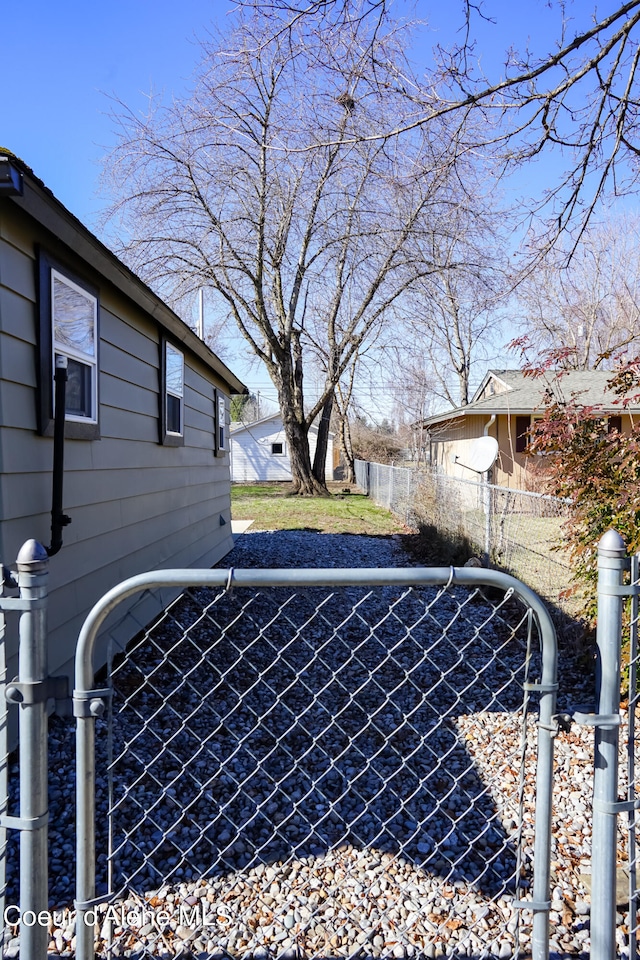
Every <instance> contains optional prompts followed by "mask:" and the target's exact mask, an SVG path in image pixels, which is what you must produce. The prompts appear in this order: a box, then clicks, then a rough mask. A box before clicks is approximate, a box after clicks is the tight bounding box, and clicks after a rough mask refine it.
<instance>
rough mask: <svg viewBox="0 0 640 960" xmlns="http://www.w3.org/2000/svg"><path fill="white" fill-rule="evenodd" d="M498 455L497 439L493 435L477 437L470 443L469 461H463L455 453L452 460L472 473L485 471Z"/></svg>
mask: <svg viewBox="0 0 640 960" xmlns="http://www.w3.org/2000/svg"><path fill="white" fill-rule="evenodd" d="M497 457H498V441H497V440H496V438H495V437H478V438H477V439H476V440H474V441H473V443H472V444H471V449H470V450H469V462H468V463H463V462H462V460H459V459H458V457H457V455H456V456H454V458H453V462H454V463H459V464H460V466H461V467H466V469H467V470H473V472H474V473H486V472H487V470H490V469H491V467H492V466H493V465H494V463H495V462H496V459H497Z"/></svg>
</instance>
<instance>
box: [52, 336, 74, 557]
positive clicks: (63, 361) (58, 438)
mask: <svg viewBox="0 0 640 960" xmlns="http://www.w3.org/2000/svg"><path fill="white" fill-rule="evenodd" d="M54 383H55V413H54V421H53V485H52V491H51V546H49V547H47V548H46V550H47V553H48V555H49V556H50V557H53V556H54V555H55V554H56V553H58V551H59V550H60V548H61V547H62V530H63V528H64V527H66V526H67V525H68V524H69V523H71V517H67V516H66V514H64V513H63V512H62V488H63V480H64V421H65V413H66V398H67V358H66V357H62V356H60V355H59V354H56V371H55V375H54Z"/></svg>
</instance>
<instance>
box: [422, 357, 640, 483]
mask: <svg viewBox="0 0 640 960" xmlns="http://www.w3.org/2000/svg"><path fill="white" fill-rule="evenodd" d="M611 377H612V374H611V372H610V371H605V370H572V371H567V372H564V373H562V374H561V375H558V374H557V373H554V372H553V371H549V372H548V373H547V374H546V375H545V376H544V377H541V378H535V379H533V378H531V377H525V375H524V373H523V372H522V371H521V370H490V371H489V372H488V373H487V375H486V377H485V378H484V380H483V381H482V383H481V385H480V387H479V388H478V390H477V391H476V393H475V395H474V397H473V399H472V401H471V402H470V403H469V404H467V406H465V407H458V408H457V409H455V410H449V411H447V412H445V413H439V414H435V415H434V416H432V417H427V419H426V420H424V421H423V422H422V426H423V430H424V431H425V435H426V446H427V458H428V459H429V460H430V462H431V464H432V465H433V466H434V467H436V468H437V469H438V470H439V471H441V472H443V473H446V474H448V475H450V476H455V477H462V478H464V479H467V480H470V479H473V478H474V476H475V477H477V476H478V475H477V474H474V473H473V472H472V471H470V470H468V469H466V468H465V467H464V464H468V463H469V461H470V457H471V449H472V445H473V441H474V440H476V439H477V438H478V437H482V436H487V435H488V436H491V437H495V439H496V440H497V441H498V451H499V452H498V458H497V460H496V463H495V465H494V467H493V469H492V471H491V479H492V481H493V483H496V484H498V485H499V486H505V487H513V488H515V489H519V490H528V489H532V488H534V487H535V486H536V481H535V476H536V466H537V464H538V463H539V462H540V459H539V458H538V457H535V456H531V455H530V454H529V453H528V452H527V445H528V436H527V431H528V429H529V427H530V426H531V423H532V421H533V420H534V419H535V418H536V417H537V416H540V415H541V412H542V409H543V408H544V406H545V394H547V393H548V391H549V390H552V391H553V393H554V394H556V395H559V396H562V397H564V398H565V399H567V400H569V399H571V397H572V396H573V395H575V396H576V397H577V399H578V400H579V401H580V403H582V404H584V405H587V406H591V405H594V406H598V407H601V408H602V411H603V416H607V418H608V420H609V424H610V425H611V427H616V429H618V430H628V429H629V425H630V422H631V420H630V418H631V417H632V416H638V414H640V407H638V406H637V405H636V406H634V407H630V408H628V409H623V408H622V407H621V406H620V404H616V403H615V402H614V401H615V399H616V397H615V395H614V394H613V393H612V392H611V391H609V390H607V382H608V381H609V380H610V379H611ZM456 458H457V462H454V460H455V459H456Z"/></svg>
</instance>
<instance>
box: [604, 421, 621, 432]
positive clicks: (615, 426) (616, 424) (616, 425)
mask: <svg viewBox="0 0 640 960" xmlns="http://www.w3.org/2000/svg"><path fill="white" fill-rule="evenodd" d="M612 430H617V431H618V433H622V417H608V418H607V433H611V432H612Z"/></svg>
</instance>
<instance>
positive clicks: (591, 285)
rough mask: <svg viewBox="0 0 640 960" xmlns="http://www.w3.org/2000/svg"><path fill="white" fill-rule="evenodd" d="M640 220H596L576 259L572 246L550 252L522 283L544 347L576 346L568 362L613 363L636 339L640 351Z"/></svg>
mask: <svg viewBox="0 0 640 960" xmlns="http://www.w3.org/2000/svg"><path fill="white" fill-rule="evenodd" d="M639 226H640V222H639V220H638V217H637V216H635V217H633V216H629V215H626V216H619V217H616V218H615V220H610V221H609V222H608V223H605V224H600V225H598V226H596V225H595V224H592V225H591V226H590V227H589V229H588V230H587V231H586V233H585V234H584V235H583V239H582V243H581V244H580V247H579V248H578V249H577V250H576V251H575V252H574V253H573V256H572V257H571V258H570V259H569V260H568V258H567V251H566V248H565V249H563V248H559V249H558V250H554V251H552V252H550V253H548V254H547V256H546V258H545V260H544V261H543V262H542V263H541V264H540V265H539V266H538V268H537V269H536V271H535V272H534V273H532V274H531V275H530V276H529V277H528V279H527V280H526V281H525V282H524V283H523V284H522V285H521V287H520V289H519V301H520V306H521V319H520V326H521V328H522V331H523V333H527V335H528V338H529V341H530V342H531V343H532V344H533V345H534V346H535V348H536V349H537V350H538V352H540V353H545V352H550V351H551V352H553V351H557V350H558V349H559V348H561V347H565V348H570V349H568V350H567V351H566V352H565V354H564V356H565V360H564V362H565V364H566V365H567V366H568V367H569V368H572V369H578V370H589V369H593V368H594V367H597V366H604V367H607V366H611V363H612V362H613V360H614V358H615V356H616V355H619V354H620V352H621V351H623V350H624V349H626V348H627V347H629V346H630V345H631V344H634V343H635V346H634V350H635V352H636V353H637V347H638V341H639V339H640V241H639V240H638V236H639ZM567 261H568V262H567Z"/></svg>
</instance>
